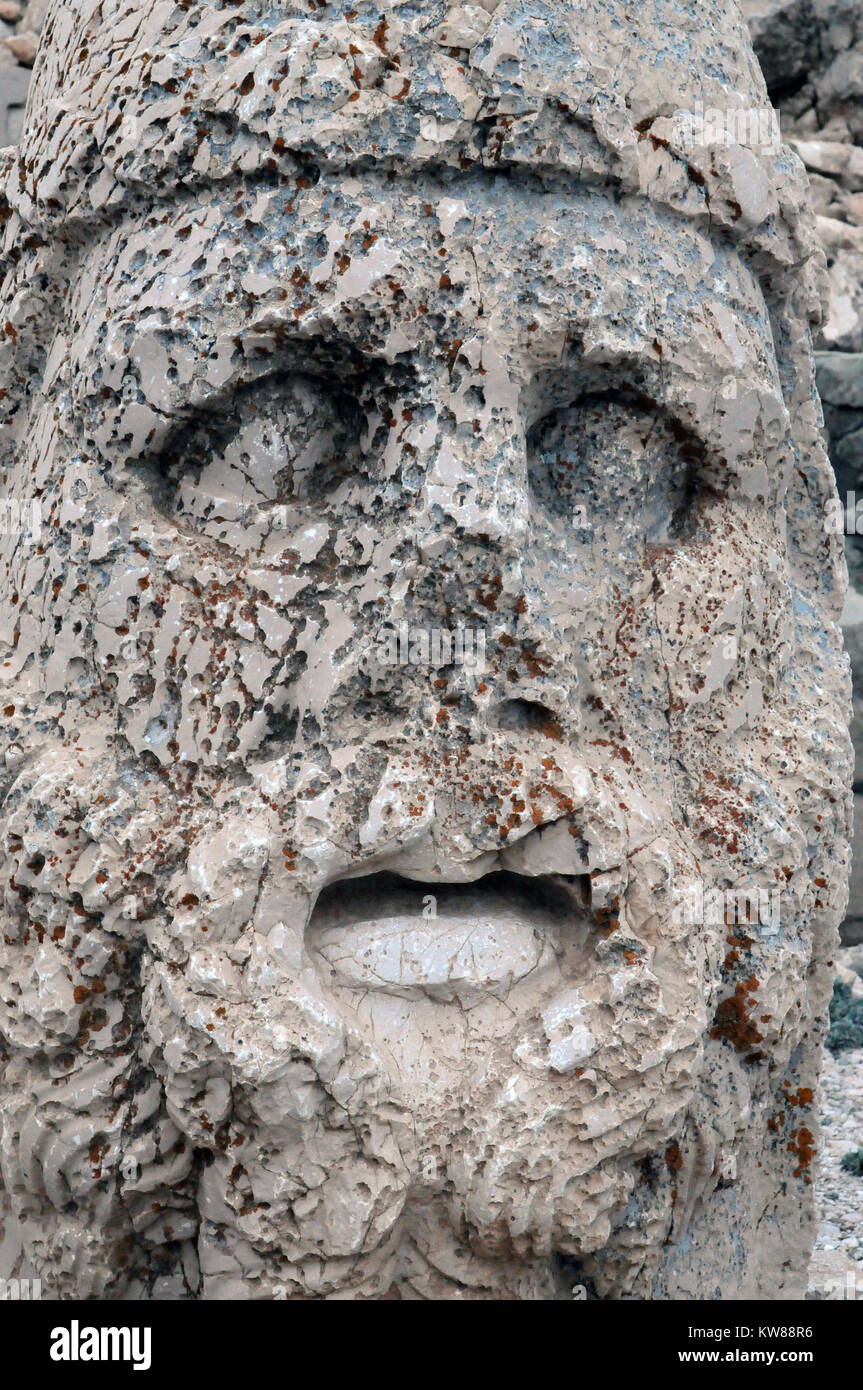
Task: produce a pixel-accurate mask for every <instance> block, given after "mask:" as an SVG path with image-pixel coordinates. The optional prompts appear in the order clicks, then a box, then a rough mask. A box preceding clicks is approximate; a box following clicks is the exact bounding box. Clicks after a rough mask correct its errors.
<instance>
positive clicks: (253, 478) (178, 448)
mask: <svg viewBox="0 0 863 1390" xmlns="http://www.w3.org/2000/svg"><path fill="white" fill-rule="evenodd" d="M362 430H363V418H362V412H361V408H360V406H359V403H358V402H357V400H356V398H355V397H354V396H352V395H351V394H350V393H349V392H348V391H345V390H344V389H340V388H337V387H335V386H334V384H332V383H331V382H329V381H327V380H325V379H323V378H318V377H312V376H305V375H301V374H298V373H295V374H292V375H290V376H288V377H278V378H268V379H267V381H265V382H262V383H258V384H256V385H255V386H254V387H251V388H247V389H245V390H244V391H241V392H240V393H239V394H238V395H237V396H235V397H234V398H233V400H232V401H231V403H230V405H229V406H228V408H227V409H226V410H224V411H221V412H218V413H217V412H212V413H206V414H201V415H199V416H198V417H197V418H196V419H194V420H192V421H190V422H189V423H187V424H185V425H184V426H183V427H182V429H181V430H180V431H178V432H177V433H176V434H175V435H174V437H173V438H172V439H171V440H169V441H168V443H167V444H166V446H165V448H164V449H163V450H162V452H161V454H160V456H159V458H158V460H157V464H156V469H155V472H154V475H153V485H154V491H155V494H156V502H157V505H158V506H159V508H160V510H162V511H163V513H165V514H167V515H170V516H171V518H172V520H174V521H175V522H176V523H178V524H179V525H180V526H181V528H184V529H186V528H187V529H189V530H197V531H199V532H202V533H203V534H205V535H207V536H210V537H211V538H212V539H214V540H221V541H224V542H226V543H227V544H234V545H237V544H252V545H254V544H255V541H256V538H257V539H260V537H261V535H262V534H266V533H267V532H268V531H269V530H271V529H273V528H278V527H279V526H280V525H283V524H284V513H285V511H286V507H287V508H289V510H290V512H291V514H292V515H293V516H294V517H295V518H296V520H297V522H298V523H300V524H301V523H302V520H303V518H304V516H305V515H307V514H308V508H309V507H313V508H315V509H316V510H317V511H320V510H321V508H324V507H326V505H327V504H328V503H329V502H331V501H332V499H333V497H334V495H335V494H336V493H337V492H338V490H339V488H340V487H341V486H342V484H343V483H345V482H346V480H348V479H349V478H350V477H351V476H352V475H353V474H355V473H356V472H357V470H358V469H359V468H360V467H361V466H362V451H361V436H362Z"/></svg>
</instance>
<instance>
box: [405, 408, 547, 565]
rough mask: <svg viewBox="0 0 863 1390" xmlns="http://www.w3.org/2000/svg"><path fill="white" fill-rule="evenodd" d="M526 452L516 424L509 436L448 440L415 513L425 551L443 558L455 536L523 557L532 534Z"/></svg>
mask: <svg viewBox="0 0 863 1390" xmlns="http://www.w3.org/2000/svg"><path fill="white" fill-rule="evenodd" d="M529 518H530V509H529V496H528V474H527V451H526V447H525V440H524V433H523V431H522V430H521V428H520V427H519V426H518V425H517V424H516V423H515V422H512V424H511V427H509V428H508V429H507V431H506V432H504V431H503V430H495V431H494V433H491V432H486V433H484V435H483V436H480V437H477V436H473V437H471V438H467V439H462V438H459V437H458V436H456V437H453V438H445V439H444V440H443V441H442V442H441V445H440V447H439V449H438V450H437V453H436V455H435V457H434V458H433V459H432V460H431V462H430V465H429V468H428V470H427V472H426V475H425V478H424V481H423V485H422V490H421V496H420V499H419V505H418V507H417V511H416V523H417V529H418V539H419V545H420V549H421V551H422V552H423V553H424V554H426V555H428V556H429V557H434V556H436V555H440V554H442V552H443V550H444V549H445V548H446V546H447V543H448V539H449V538H450V537H452V535H453V533H455V535H456V536H457V537H458V538H459V539H469V540H475V541H479V542H480V543H482V544H483V545H485V546H491V547H492V548H493V549H494V550H495V551H496V553H497V554H498V555H500V556H501V557H502V558H512V559H516V558H520V557H521V556H522V555H523V554H524V551H525V548H526V546H527V542H528V533H529Z"/></svg>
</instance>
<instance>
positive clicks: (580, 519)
mask: <svg viewBox="0 0 863 1390" xmlns="http://www.w3.org/2000/svg"><path fill="white" fill-rule="evenodd" d="M701 453H702V451H701V447H700V445H699V443H698V441H697V440H696V439H695V438H694V437H692V436H690V435H689V434H688V433H687V432H686V431H685V430H684V429H683V428H682V427H681V426H679V425H678V424H677V422H676V421H674V420H672V419H669V418H668V417H667V416H666V415H665V414H664V413H663V412H662V411H661V409H660V408H659V407H657V408H656V409H655V410H653V409H651V408H650V406H649V405H645V406H642V405H640V404H639V405H630V404H629V403H628V402H626V401H625V400H623V401H622V400H621V399H620V397H619V396H614V397H611V396H586V397H584V398H583V399H582V400H580V401H578V402H577V403H576V404H575V405H571V406H567V407H566V408H564V409H561V410H556V411H554V412H553V413H552V414H551V415H548V416H546V417H545V419H543V420H542V421H541V422H540V423H539V425H537V426H535V427H534V429H533V430H532V431H531V434H530V435H529V437H528V460H529V480H530V490H531V497H532V500H533V503H534V512H535V514H536V515H537V517H538V519H539V521H540V525H541V526H544V527H545V528H551V529H552V530H555V531H560V530H561V529H562V528H567V527H572V528H574V529H575V530H578V531H580V532H583V533H585V534H586V535H587V536H590V535H592V536H596V535H597V534H599V533H603V532H604V533H610V532H616V533H617V535H618V538H619V543H621V544H623V545H624V546H626V545H627V544H628V543H633V544H634V543H636V542H640V543H650V544H654V545H661V544H664V543H668V542H672V541H676V540H680V539H682V538H683V537H684V535H685V534H687V533H688V530H689V528H690V525H691V511H692V503H693V499H694V497H695V493H696V486H697V472H698V465H699V462H700V459H701Z"/></svg>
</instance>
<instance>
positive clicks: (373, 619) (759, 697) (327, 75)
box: [0, 0, 851, 1300]
mask: <svg viewBox="0 0 863 1390" xmlns="http://www.w3.org/2000/svg"><path fill="white" fill-rule="evenodd" d="M86 8H87V7H84V6H81V5H78V4H73V5H71V6H69V5H60V4H59V3H55V4H54V6H53V8H52V10H51V12H50V15H49V19H48V21H47V23H46V28H45V32H44V36H43V43H44V48H45V53H44V57H43V59H42V61H41V64H40V67H39V68H38V70H37V72H36V75H35V77H34V87H33V96H32V98H31V102H30V106H29V108H28V121H27V125H26V128H25V131H24V136H23V139H22V145H21V151H20V159H19V158H17V157H16V158H15V159H14V160H12V161H10V160H7V159H6V158H5V156H3V155H2V154H0V212H5V213H6V214H8V215H7V216H6V218H5V227H6V230H5V233H4V235H5V237H6V243H5V245H6V248H7V251H6V253H4V254H7V264H8V272H7V273H6V278H5V280H3V281H2V282H0V323H5V324H6V327H5V329H4V330H3V334H2V335H0V389H2V391H3V393H4V401H5V402H6V404H8V405H9V407H10V408H9V415H8V419H9V430H8V445H7V443H6V442H4V444H3V446H2V447H3V449H4V469H5V471H6V473H7V474H8V477H9V486H10V488H11V489H12V492H13V495H14V496H15V498H16V499H17V500H16V506H17V508H18V510H17V512H16V513H15V515H16V517H17V522H16V525H15V527H13V528H11V529H10V530H9V531H8V533H7V532H6V531H4V532H3V533H2V534H0V550H2V552H3V553H2V560H3V565H2V566H0V584H2V585H4V586H5V589H4V593H5V603H4V604H2V605H0V647H2V652H0V681H2V682H3V684H4V690H5V694H6V699H5V701H4V707H5V711H6V723H5V726H4V729H3V730H2V731H0V737H3V738H5V740H6V743H5V745H4V748H3V751H4V755H5V762H4V766H5V773H4V774H3V775H2V779H0V794H2V803H0V804H2V811H0V855H2V859H3V863H2V881H3V883H4V885H5V887H4V900H3V914H4V925H3V931H4V941H5V946H4V952H3V957H2V961H0V980H2V985H3V988H2V989H0V1176H2V1184H0V1187H2V1191H0V1207H2V1210H3V1212H4V1219H5V1218H8V1219H6V1231H7V1236H6V1242H7V1247H8V1246H9V1244H10V1243H11V1242H17V1245H16V1249H17V1250H18V1252H19V1253H18V1254H17V1255H16V1257H15V1258H16V1259H17V1261H18V1263H19V1265H20V1268H22V1269H24V1268H26V1269H27V1271H28V1272H29V1273H35V1274H36V1275H38V1276H39V1277H41V1278H42V1279H43V1281H44V1282H46V1283H47V1284H49V1285H50V1287H51V1289H52V1296H55V1297H58V1298H64V1299H66V1298H104V1299H121V1298H136V1299H139V1298H149V1299H159V1300H170V1299H208V1300H217V1299H245V1300H260V1299H309V1298H320V1299H327V1298H335V1299H338V1298H349V1299H350V1298H355V1299H474V1298H476V1299H501V1300H510V1299H523V1300H556V1299H571V1297H572V1289H573V1287H574V1286H578V1287H579V1288H580V1289H582V1290H583V1291H585V1292H586V1294H587V1296H588V1297H590V1298H598V1299H620V1298H625V1299H660V1300H673V1299H693V1298H697V1299H716V1298H720V1299H740V1298H746V1297H756V1298H762V1299H764V1298H766V1299H771V1298H790V1297H795V1296H797V1295H798V1294H799V1293H800V1291H801V1289H802V1288H803V1285H804V1279H805V1273H806V1265H807V1260H808V1257H809V1252H810V1249H811V1244H812V1238H813V1235H814V1211H813V1202H812V1187H811V1177H812V1171H813V1162H814V1161H815V1160H816V1159H817V1153H818V1146H819V1133H818V1123H817V1113H816V1100H815V1097H816V1093H817V1084H818V1072H819V1066H820V1053H821V1047H822V1041H823V1033H824V1026H823V1018H824V1015H825V1012H826V1008H827V1001H828V999H829V993H830V988H831V983H832V980H831V968H830V966H831V962H830V957H831V952H832V950H833V948H834V945H835V943H836V940H837V937H836V927H837V922H838V920H839V918H840V916H841V912H842V908H843V901H844V899H843V894H844V892H845V889H844V883H845V878H846V875H847V865H848V844H847V835H848V824H849V806H850V791H849V789H850V778H851V770H850V769H851V757H850V743H849V739H848V734H847V717H848V688H847V687H848V681H847V675H846V671H845V666H844V664H843V662H844V658H843V657H842V654H841V640H840V637H839V630H838V616H839V613H840V612H841V609H842V601H843V592H844V590H843V585H844V577H843V566H844V560H843V557H842V549H841V541H840V539H839V537H838V536H837V535H836V534H835V530H834V529H831V528H830V527H829V526H824V525H823V520H824V516H825V515H826V514H827V513H826V512H825V508H829V507H830V506H831V505H835V495H834V494H835V489H834V484H833V481H832V474H831V472H830V468H829V464H828V461H827V458H826V455H825V452H824V449H823V444H822V441H821V436H820V418H819V417H818V412H817V408H816V407H815V405H813V401H814V399H815V395H814V386H813V366H812V359H811V353H810V348H809V342H810V337H809V330H810V327H811V325H812V324H813V323H814V322H815V319H816V317H817V314H818V312H819V298H818V296H819V288H820V284H821V279H820V277H821V273H822V266H821V262H820V260H819V259H818V256H819V253H818V251H817V242H816V239H815V232H814V221H813V218H812V215H811V212H810V210H809V207H808V202H807V190H806V185H805V179H804V178H803V175H802V172H801V173H799V174H798V173H796V172H795V171H794V167H792V162H791V161H789V160H788V159H787V158H786V156H785V155H784V154H783V152H782V151H781V149H779V148H778V147H777V146H776V145H775V142H774V140H773V135H774V127H775V123H774V122H773V121H772V119H770V118H772V113H771V112H770V111H769V109H768V107H767V103H766V96H765V94H764V90H763V86H762V84H761V81H760V78H759V77H758V76H757V67H756V64H755V61H754V58H753V57H752V55H751V52H750V50H749V47H748V40H747V38H746V35H745V31H744V30H743V28H742V22H741V20H740V18H739V14H738V11H737V7H736V5H732V4H731V3H728V4H725V3H724V0H716V3H713V4H711V5H710V6H708V7H706V9H705V13H704V16H703V17H701V16H700V17H699V21H698V23H697V24H695V23H692V24H691V25H690V26H689V27H688V28H687V30H686V32H685V34H684V33H682V32H681V35H680V44H679V45H673V46H672V48H673V51H670V50H669V48H668V46H667V45H665V41H664V39H663V37H662V31H661V30H660V29H659V28H658V26H656V25H655V24H653V23H651V22H649V21H648V20H647V19H646V18H645V17H644V16H641V15H640V14H636V15H633V14H631V13H630V9H629V8H627V6H625V5H624V4H623V3H622V2H621V3H620V4H616V3H612V2H611V0H610V2H609V3H607V4H605V5H604V6H603V7H601V9H602V13H595V14H594V13H593V12H592V11H591V13H590V14H589V15H585V12H584V6H583V5H581V4H572V3H569V0H567V3H560V4H558V5H556V6H555V7H554V14H553V15H550V14H548V13H546V8H545V7H543V6H541V5H539V4H537V5H536V6H534V7H533V10H531V9H530V6H528V10H529V11H530V13H527V12H525V9H524V6H520V7H518V10H517V12H516V7H515V6H514V4H512V3H510V0H499V3H494V0H489V3H485V0H484V2H483V3H482V4H481V5H477V6H468V7H455V8H448V7H447V6H445V5H444V4H443V3H442V2H441V3H438V0H427V3H424V4H422V5H420V6H419V8H418V9H417V7H416V6H414V7H408V6H404V5H401V4H394V5H391V6H390V7H389V8H387V9H386V12H385V13H384V14H382V12H380V11H379V10H376V11H375V14H374V16H372V15H371V14H370V13H369V14H367V13H366V10H365V8H364V6H363V5H362V4H358V5H356V6H354V7H351V6H344V7H343V6H342V5H341V3H340V0H339V2H337V3H334V4H332V5H326V6H324V7H323V8H322V9H321V11H320V12H313V13H310V12H309V11H308V8H307V7H306V6H305V4H303V5H302V6H300V5H299V4H296V5H295V4H293V3H288V4H285V5H284V6H283V7H282V11H283V13H282V12H280V15H279V16H278V17H277V18H275V19H274V18H273V16H272V14H271V7H270V6H268V5H267V6H262V5H259V4H258V3H256V0H246V3H243V4H240V5H233V6H232V7H230V10H225V11H224V12H222V11H216V10H214V9H213V7H212V6H209V5H203V4H197V3H192V4H189V5H185V6H183V7H176V10H175V12H172V14H170V15H166V14H165V13H163V10H162V9H161V8H156V9H153V8H152V7H145V6H140V7H138V8H137V9H136V8H135V7H134V6H133V7H132V9H133V11H134V15H133V16H132V17H131V18H130V21H129V22H130V25H131V27H130V30H129V34H128V36H127V39H126V40H124V45H123V46H122V62H121V60H120V56H119V53H120V50H118V49H117V47H116V44H115V40H114V39H112V37H111V33H112V30H111V25H110V23H109V21H108V19H107V18H106V19H105V20H104V21H102V20H100V19H99V18H98V17H94V18H91V19H87V17H86V15H85V9H86ZM415 10H416V13H414V11H415ZM67 11H68V13H67ZM420 11H422V14H420ZM61 12H62V13H61ZM624 21H625V32H626V34H627V35H628V38H627V42H626V48H625V51H624V50H623V49H622V48H621V40H620V34H621V32H623V29H622V28H621V26H622V25H623V24H624ZM154 55H158V56H154ZM73 58H74V62H75V66H74V73H73V71H72V61H73ZM608 73H614V74H615V79H614V82H613V83H611V82H610V79H609V78H608V76H607V74H608ZM706 74H708V75H706ZM705 82H706V83H707V84H708V87H710V89H711V90H710V91H706V90H704V89H703V85H702V84H703V83H705ZM714 87H715V90H713V88H714ZM729 91H732V92H737V93H739V94H740V95H739V102H742V103H743V105H742V106H740V109H739V110H738V107H737V106H735V108H734V110H733V111H732V113H731V116H730V117H729V118H728V119H727V120H724V121H723V122H721V123H718V122H717V121H716V120H714V119H713V116H714V115H716V111H713V104H714V103H722V102H727V100H728V97H727V93H728V92H729ZM121 97H122V109H121V107H120V104H119V103H120V99H121ZM708 97H709V98H710V101H708V100H707V98H708ZM696 104H697V105H696ZM705 108H709V109H708V110H706V109H705ZM96 109H98V110H99V111H100V112H102V113H103V114H102V115H100V116H99V118H98V119H94V118H93V114H92V113H93V110H96ZM717 110H718V107H717ZM723 110H724V107H723ZM711 111H713V114H712V115H711V114H710V113H711ZM658 112H666V113H668V114H666V115H659V114H657V113H658ZM748 112H754V113H755V114H756V116H759V113H760V117H763V119H761V118H759V119H753V120H752V121H748V120H747V121H744V120H743V119H742V115H741V113H742V114H744V115H745V114H746V113H748ZM112 113H113V114H112ZM720 114H721V113H720ZM708 116H709V117H710V120H709V122H708V119H707V118H708ZM732 117H733V119H732ZM738 117H740V119H738ZM699 121H700V124H699ZM706 123H707V124H709V127H710V130H711V131H712V134H711V136H710V139H709V141H708V140H707V138H706V135H705V131H706V129H707V124H706ZM747 131H748V132H755V134H756V135H757V136H758V138H757V139H755V140H754V143H753V140H752V139H750V137H749V135H748V134H747V133H746V132H747ZM762 135H763V136H764V138H763V139H762V138H761V136H762ZM792 266H793V273H792V271H791V269H790V268H789V267H792ZM7 455H8V458H7ZM13 532H14V534H13ZM777 1193H781V1194H782V1196H781V1200H780V1198H779V1197H777V1195H776V1194H777ZM10 1233H11V1234H10Z"/></svg>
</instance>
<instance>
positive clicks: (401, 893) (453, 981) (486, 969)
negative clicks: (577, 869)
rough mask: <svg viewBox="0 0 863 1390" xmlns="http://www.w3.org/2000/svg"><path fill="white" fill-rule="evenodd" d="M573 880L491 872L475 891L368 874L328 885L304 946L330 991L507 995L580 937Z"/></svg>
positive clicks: (583, 928) (578, 894) (583, 926)
mask: <svg viewBox="0 0 863 1390" xmlns="http://www.w3.org/2000/svg"><path fill="white" fill-rule="evenodd" d="M583 902H584V898H583V892H582V891H581V884H580V882H579V881H578V880H573V882H571V883H570V882H568V881H563V880H561V879H559V878H558V877H557V876H555V877H549V876H542V877H528V876H526V875H522V874H515V873H511V872H508V871H506V870H498V871H493V872H491V873H489V874H487V875H486V876H485V877H483V878H481V879H477V880H475V881H474V882H472V883H467V884H464V883H434V884H431V883H420V882H416V881H415V880H412V879H408V878H402V877H401V876H400V875H398V874H394V873H390V872H383V873H373V874H369V875H367V876H365V877H362V878H352V879H343V880H341V881H340V882H338V883H333V884H330V885H329V887H327V888H325V889H324V890H323V892H322V893H321V894H320V896H319V898H318V901H317V903H316V904H315V908H314V911H313V913H312V917H311V920H310V922H309V926H308V930H307V937H306V940H307V945H308V947H309V950H310V951H311V953H312V955H313V956H314V957H315V958H316V960H317V963H318V965H319V968H321V969H322V971H323V973H324V974H325V975H326V976H328V978H329V980H330V983H331V984H334V985H340V986H343V987H347V988H350V989H355V990H376V991H378V992H381V993H384V994H397V995H402V996H405V995H408V997H411V996H413V995H414V994H416V995H417V996H419V995H421V994H425V995H428V996H431V997H432V998H433V999H436V1000H438V1001H440V1002H449V1001H451V1000H453V999H456V998H458V999H460V1000H462V1001H468V1000H470V999H475V998H477V997H482V996H484V995H487V994H489V993H494V994H497V995H500V994H501V993H506V992H507V991H508V990H509V989H511V988H512V987H513V986H514V985H516V984H517V983H518V982H519V981H521V980H524V979H525V978H526V977H527V976H529V975H532V974H533V973H534V972H540V971H542V970H544V969H545V968H546V967H549V966H552V965H554V964H555V962H556V961H557V960H558V959H559V958H560V957H561V956H562V955H564V954H565V953H566V951H567V948H568V947H569V948H571V947H572V946H573V945H574V944H575V942H576V940H581V938H582V937H583V936H584V935H585V933H586V932H587V919H586V916H585V914H584V910H583Z"/></svg>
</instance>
